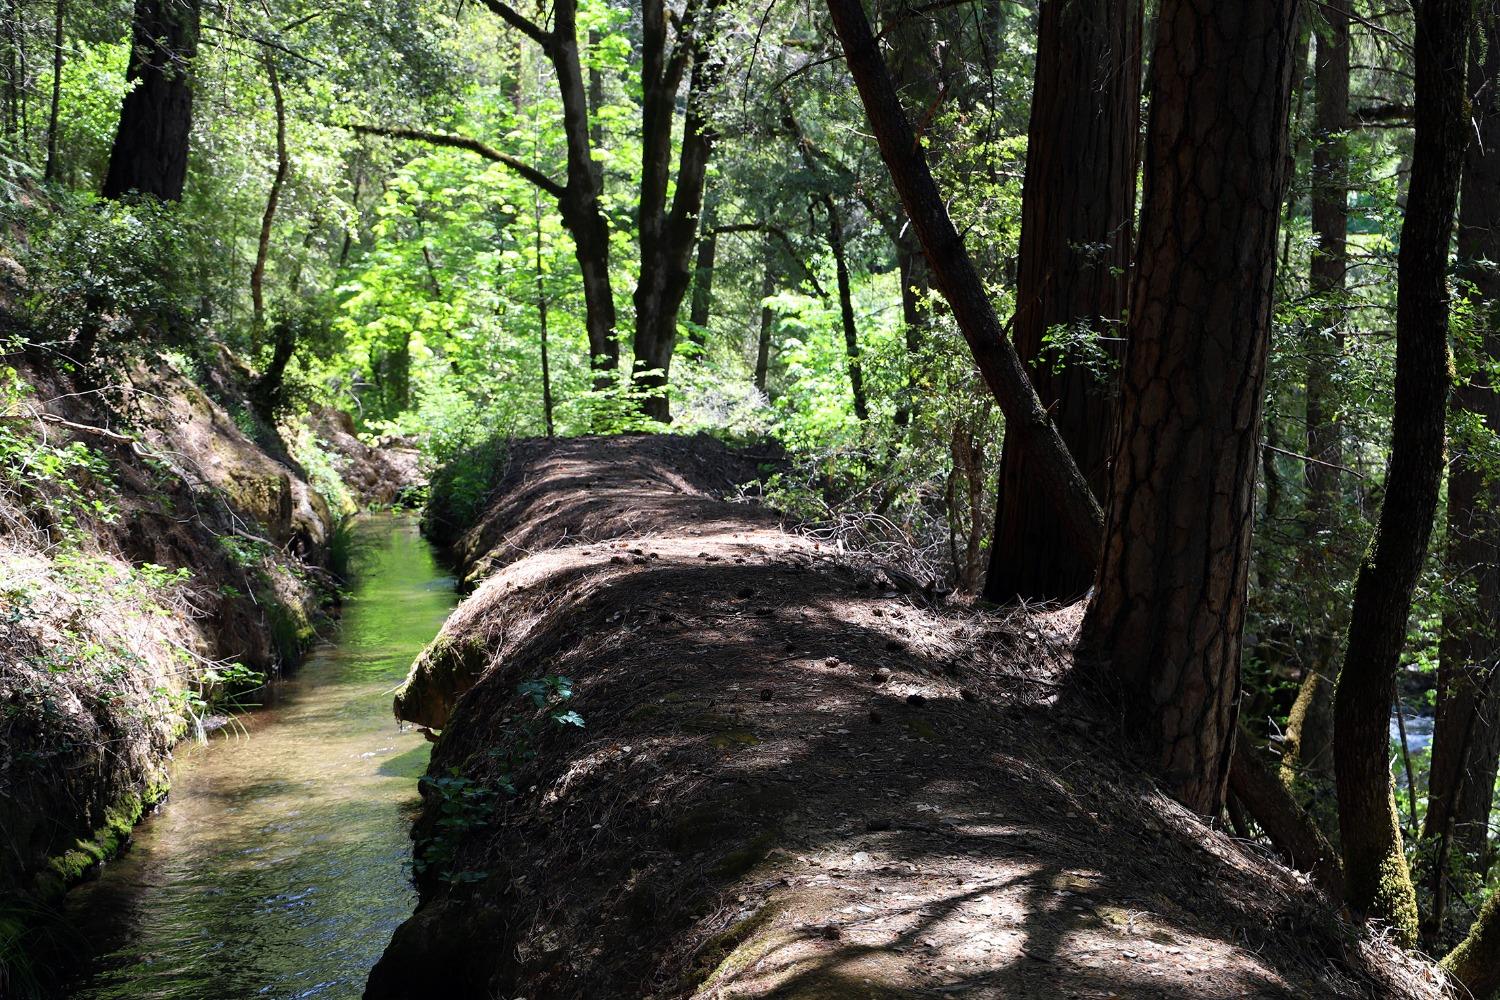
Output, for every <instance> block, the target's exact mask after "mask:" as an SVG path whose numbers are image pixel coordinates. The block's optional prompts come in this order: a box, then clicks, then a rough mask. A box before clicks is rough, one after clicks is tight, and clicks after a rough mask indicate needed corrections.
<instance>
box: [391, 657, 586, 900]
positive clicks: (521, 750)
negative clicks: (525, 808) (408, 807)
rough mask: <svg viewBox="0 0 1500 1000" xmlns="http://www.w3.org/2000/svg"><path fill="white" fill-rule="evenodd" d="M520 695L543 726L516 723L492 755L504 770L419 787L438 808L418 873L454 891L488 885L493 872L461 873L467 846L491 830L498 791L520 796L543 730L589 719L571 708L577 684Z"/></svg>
mask: <svg viewBox="0 0 1500 1000" xmlns="http://www.w3.org/2000/svg"><path fill="white" fill-rule="evenodd" d="M516 695H517V696H518V697H519V698H520V699H521V700H522V701H523V702H525V703H528V704H530V705H531V707H532V708H533V709H536V710H538V711H539V712H540V713H541V716H542V718H541V720H538V719H536V718H526V719H521V720H514V721H512V722H511V723H510V724H509V726H508V731H507V733H506V738H505V739H504V740H502V741H501V748H500V749H498V750H492V751H490V752H489V755H490V757H491V758H492V760H493V761H494V762H495V764H496V766H497V767H498V770H496V771H493V772H492V773H491V775H490V777H489V779H488V781H479V780H476V779H474V778H470V777H467V776H465V775H464V774H463V772H462V771H460V770H459V769H458V768H456V767H454V768H449V769H448V770H447V772H446V773H442V774H437V775H433V774H427V775H424V776H423V777H422V778H421V780H420V782H419V785H420V787H421V789H422V792H423V795H424V796H426V797H427V799H428V801H429V802H435V803H436V806H437V808H436V810H435V813H434V815H433V818H432V819H431V820H430V827H429V828H428V829H427V830H426V831H425V832H424V833H423V834H422V835H420V836H419V837H418V839H417V850H416V861H415V868H416V871H417V872H418V874H431V875H432V876H434V877H435V878H437V880H438V881H440V882H443V883H446V884H448V885H462V884H465V883H469V882H482V881H484V880H485V879H486V878H488V877H489V872H487V871H479V870H473V869H464V868H461V867H459V865H460V863H461V862H462V861H463V854H462V849H463V846H464V841H465V840H466V839H467V838H469V837H470V836H472V835H473V834H474V833H475V832H477V831H480V830H483V829H484V828H486V827H488V826H489V825H490V824H491V823H493V822H494V819H495V811H496V809H497V807H498V801H497V794H496V793H497V791H498V792H502V793H504V794H505V795H506V796H509V797H514V796H515V795H517V794H518V790H517V786H516V779H515V774H516V771H517V770H518V769H519V768H520V767H522V766H523V765H524V764H525V763H526V762H527V761H530V760H532V759H534V758H535V757H536V749H535V743H536V739H537V737H538V735H539V725H541V724H548V723H550V724H551V725H552V726H553V727H557V728H562V729H568V728H571V727H577V728H580V729H581V728H583V717H582V716H580V715H579V714H578V713H577V712H575V711H573V710H571V709H569V708H568V707H567V702H568V701H569V700H570V699H572V697H573V682H572V680H570V679H569V678H567V677H561V676H558V675H555V674H547V675H544V676H542V677H538V678H534V679H532V680H528V681H523V682H521V683H520V684H518V685H516Z"/></svg>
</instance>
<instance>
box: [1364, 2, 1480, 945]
mask: <svg viewBox="0 0 1500 1000" xmlns="http://www.w3.org/2000/svg"><path fill="white" fill-rule="evenodd" d="M1471 10H1472V4H1471V3H1470V2H1469V0H1424V2H1423V3H1422V4H1421V5H1420V6H1418V7H1417V10H1416V105H1415V107H1416V115H1415V117H1416V134H1415V138H1414V142H1413V149H1412V162H1411V182H1410V186H1409V187H1408V190H1407V199H1406V217H1405V219H1404V220H1403V223H1402V226H1401V249H1400V255H1399V259H1398V264H1397V280H1398V288H1397V292H1396V392H1395V412H1394V416H1393V417H1392V420H1391V457H1390V465H1389V467H1388V469H1387V472H1386V480H1385V502H1384V503H1383V504H1382V505H1381V511H1380V524H1379V527H1378V528H1377V530H1376V536H1375V542H1374V547H1373V549H1372V550H1371V552H1370V554H1369V555H1368V556H1366V558H1365V560H1364V561H1363V563H1361V565H1360V568H1359V575H1358V578H1357V579H1356V581H1355V590H1354V607H1353V611H1352V613H1351V616H1350V622H1349V639H1348V643H1347V645H1346V649H1347V652H1346V654H1345V656H1344V667H1343V671H1342V673H1341V674H1340V676H1339V683H1338V691H1337V693H1336V695H1335V697H1334V769H1335V773H1336V776H1337V786H1338V800H1339V836H1340V842H1341V846H1342V848H1343V854H1344V880H1345V885H1346V888H1347V895H1348V901H1349V905H1350V906H1351V908H1352V909H1353V910H1354V911H1355V912H1356V913H1359V914H1361V915H1365V916H1369V917H1373V918H1377V919H1379V920H1382V921H1384V922H1386V923H1388V924H1390V925H1391V926H1392V927H1393V928H1394V929H1395V931H1396V933H1397V935H1398V936H1399V937H1400V938H1402V939H1403V940H1405V941H1407V942H1411V941H1412V940H1414V939H1415V935H1416V929H1417V903H1416V894H1415V893H1414V892H1413V890H1412V885H1411V878H1410V875H1409V873H1408V871H1407V865H1406V855H1405V853H1404V851H1403V849H1402V844H1401V827H1400V823H1399V820H1398V817H1397V814H1396V807H1395V799H1394V786H1393V785H1392V782H1391V771H1390V717H1391V704H1392V702H1393V700H1394V698H1395V694H1396V669H1397V667H1398V666H1399V664H1400V660H1401V652H1402V649H1403V648H1404V647H1405V644H1406V630H1407V621H1408V619H1409V618H1410V616H1411V605H1412V595H1413V593H1414V591H1415V589H1416V585H1417V580H1418V577H1420V575H1421V573H1422V566H1423V564H1424V562H1425V561H1426V557H1427V543H1428V539H1429V538H1430V536H1431V534H1432V521H1433V517H1434V515H1435V514H1436V512H1437V503H1438V489H1439V487H1440V485H1441V483H1442V477H1443V463H1444V428H1445V418H1446V414H1447V403H1448V387H1449V372H1448V363H1449V353H1448V244H1449V239H1450V237H1451V236H1452V233H1453V213H1454V208H1455V206H1456V204H1457V201H1458V180H1459V171H1460V167H1461V166H1462V163H1463V155H1464V146H1465V144H1466V143H1467V141H1468V134H1469V122H1468V116H1467V114H1466V110H1465V104H1466V103H1467V101H1466V95H1465V92H1464V65H1465V59H1466V57H1467V39H1468V33H1469V19H1470V14H1471Z"/></svg>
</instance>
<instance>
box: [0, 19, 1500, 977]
mask: <svg viewBox="0 0 1500 1000" xmlns="http://www.w3.org/2000/svg"><path fill="white" fill-rule="evenodd" d="M3 18H4V24H5V33H4V39H3V41H0V48H3V50H4V66H3V106H0V214H3V219H0V225H3V227H4V230H3V231H4V234H5V236H4V243H5V258H4V260H3V261H0V264H3V267H4V274H3V275H0V279H3V280H4V281H5V282H6V283H7V286H8V288H9V289H10V292H8V295H10V296H12V297H13V298H14V299H15V301H16V302H17V306H16V309H15V313H16V315H15V316H14V317H13V320H14V323H13V325H14V329H11V330H8V331H6V332H5V334H4V336H5V337H6V341H5V344H4V350H6V351H8V352H14V354H15V355H16V356H18V357H19V356H22V355H24V356H25V357H27V358H29V359H31V363H34V364H40V363H46V364H51V365H57V366H61V367H64V368H67V369H69V370H73V371H77V372H80V373H83V375H84V376H85V377H88V378H93V379H95V380H96V382H97V383H98V384H99V385H101V386H103V385H106V384H108V383H109V381H110V375H109V372H110V371H111V367H112V366H114V365H120V364H132V363H136V362H140V363H144V364H145V365H147V366H150V365H154V364H157V363H160V362H161V359H164V358H167V359H170V360H171V361H172V362H173V363H174V364H175V365H176V367H178V368H180V369H181V370H184V371H196V370H202V369H203V368H204V367H214V366H219V365H222V364H223V363H224V361H223V359H224V357H225V352H227V356H229V357H232V358H234V359H238V361H237V362H235V363H236V364H239V365H242V367H243V371H242V373H241V374H242V376H243V378H244V380H245V390H244V395H243V399H244V405H243V408H242V409H240V410H238V411H237V412H236V420H237V421H239V422H241V423H242V424H243V427H244V429H246V430H247V431H248V432H250V433H251V434H252V435H253V436H256V437H257V438H258V439H259V440H261V441H262V443H263V444H264V445H265V446H266V447H267V448H268V449H275V450H276V451H277V452H280V451H282V450H284V447H283V445H282V443H281V442H280V440H279V439H278V433H280V434H282V436H286V437H291V436H294V435H295V434H297V433H301V432H296V431H293V430H289V429H290V428H295V427H296V426H298V425H296V423H295V420H294V418H295V417H296V415H298V414H301V413H304V412H306V411H308V410H310V409H312V408H315V407H325V406H326V407H333V408H337V409H341V410H344V411H347V412H349V413H350V414H352V415H353V416H354V420H355V424H356V426H357V427H358V428H359V430H360V431H361V432H364V433H365V434H366V435H367V436H376V435H382V434H390V435H402V436H405V437H408V438H411V439H413V440H415V441H416V442H418V443H419V445H420V447H421V448H422V449H423V451H424V452H425V454H426V455H427V457H428V458H429V460H430V461H431V463H432V464H433V465H434V466H445V471H444V472H443V476H444V481H445V502H446V504H447V506H448V508H449V509H447V510H446V515H447V516H448V517H450V518H451V519H453V520H454V521H456V522H458V523H462V522H463V521H464V519H465V518H471V517H472V516H473V514H474V513H475V510H476V507H477V505H478V503H479V502H480V500H481V499H482V494H483V491H484V489H485V488H486V485H487V484H488V483H489V482H490V481H491V478H492V472H493V470H492V469H490V468H488V467H484V466H483V465H482V463H484V462H487V461H490V460H491V459H492V457H493V454H494V452H493V451H485V450H482V449H481V450H476V449H475V446H476V445H480V444H483V443H485V442H487V441H492V440H494V439H496V438H500V439H505V438H513V437H518V436H530V435H548V436H551V435H558V436H565V435H579V434H587V433H620V432H634V431H646V432H651V431H657V430H663V429H667V428H671V429H673V430H676V431H694V430H704V431H708V432H710V433H712V434H715V435H719V436H723V437H726V438H729V439H733V440H752V439H753V440H761V439H774V440H775V441H776V442H779V444H780V445H781V446H782V447H783V448H784V449H785V452H786V455H787V456H788V462H787V463H786V465H785V466H784V467H783V469H782V471H781V472H779V473H777V474H776V475H775V476H774V477H773V478H772V479H771V481H770V482H769V484H768V486H767V493H768V494H769V499H770V501H771V502H772V503H773V504H775V505H776V506H778V507H780V508H781V509H783V510H785V511H787V512H788V513H790V514H791V515H793V516H794V517H796V518H798V519H799V520H801V521H803V522H805V524H806V525H807V526H808V527H809V529H810V530H813V531H815V532H818V533H820V534H822V535H823V536H824V537H827V538H829V539H834V540H836V541H837V542H838V543H840V544H847V545H849V546H851V547H856V548H864V549H877V550H881V551H884V552H886V553H889V554H894V556H895V558H897V559H899V560H900V561H903V562H904V563H905V564H906V568H907V569H908V570H909V571H910V572H911V574H912V575H913V576H914V577H916V578H918V579H919V580H920V581H922V582H923V583H929V582H930V583H932V584H934V585H936V587H937V588H939V589H943V590H951V591H956V592H959V593H962V594H970V595H975V596H976V598H983V599H987V600H989V601H991V602H994V603H1000V604H1004V603H1010V602H1016V601H1029V602H1034V601H1073V600H1077V599H1080V598H1083V597H1084V596H1085V595H1086V594H1087V595H1088V596H1089V598H1090V602H1091V603H1090V605H1089V610H1088V613H1087V616H1086V618H1085V622H1084V625H1083V632H1082V638H1081V640H1080V642H1081V645H1080V648H1079V656H1078V663H1079V671H1078V674H1079V676H1080V678H1083V679H1086V680H1088V681H1089V682H1090V684H1092V685H1095V686H1097V685H1100V684H1102V685H1107V686H1111V687H1114V688H1117V689H1118V691H1119V692H1120V693H1121V695H1122V696H1121V698H1120V699H1119V705H1120V706H1121V712H1122V716H1123V720H1124V722H1125V724H1126V728H1127V730H1128V731H1129V732H1131V733H1133V734H1135V738H1136V742H1137V743H1138V744H1139V749H1141V750H1142V752H1143V757H1142V760H1143V761H1144V762H1145V765H1146V766H1147V767H1148V768H1150V769H1153V771H1154V773H1156V774H1158V775H1159V776H1160V778H1161V780H1162V781H1163V786H1164V787H1165V788H1166V789H1167V790H1168V791H1170V792H1171V793H1172V794H1173V795H1174V796H1176V797H1177V798H1178V799H1179V800H1181V801H1182V802H1183V803H1184V804H1186V805H1187V806H1189V807H1191V808H1192V809H1194V810H1195V811H1197V812H1199V813H1201V814H1204V815H1209V816H1213V817H1216V818H1217V817H1222V818H1223V821H1224V822H1225V823H1226V824H1230V825H1232V827H1233V829H1235V830H1236V831H1237V832H1239V833H1240V834H1241V835H1242V836H1244V837H1247V838H1251V837H1253V838H1266V839H1268V840H1269V842H1271V843H1272V844H1274V846H1275V848H1276V849H1277V850H1279V851H1281V852H1282V853H1283V854H1284V855H1285V856H1287V857H1288V858H1289V859H1290V860H1292V861H1293V862H1294V863H1295V864H1296V865H1297V866H1298V867H1301V868H1304V869H1306V870H1310V871H1313V872H1315V873H1317V874H1318V877H1319V880H1320V882H1321V883H1322V886H1323V888H1324V889H1325V890H1326V891H1328V892H1329V893H1330V894H1331V895H1334V896H1336V897H1341V898H1342V899H1344V901H1345V902H1347V904H1348V906H1349V908H1350V911H1351V912H1352V913H1353V914H1355V915H1356V916H1360V917H1369V918H1372V919H1376V920H1380V921H1384V922H1386V923H1389V924H1390V925H1392V926H1393V928H1394V929H1395V932H1396V935H1397V937H1398V938H1400V939H1402V940H1404V941H1406V942H1408V943H1410V944H1413V945H1416V944H1420V945H1421V946H1422V947H1423V948H1424V949H1425V950H1426V951H1427V952H1429V953H1431V954H1435V955H1436V954H1444V953H1447V952H1448V951H1449V950H1450V949H1453V948H1454V947H1455V946H1457V945H1459V944H1460V942H1462V941H1463V940H1464V939H1465V935H1466V934H1468V933H1469V930H1470V927H1471V925H1474V924H1475V923H1476V917H1478V916H1479V915H1481V914H1483V918H1481V919H1480V924H1481V927H1480V930H1483V929H1484V928H1483V926H1482V925H1483V923H1485V922H1486V921H1490V922H1493V921H1500V905H1496V904H1492V903H1490V902H1489V900H1490V899H1491V897H1492V895H1493V893H1494V889H1495V887H1496V886H1497V885H1500V882H1497V879H1500V870H1497V869H1496V868H1495V866H1494V865H1493V864H1492V860H1493V857H1494V853H1495V849H1494V844H1495V836H1494V825H1493V820H1492V805H1493V800H1494V796H1493V790H1494V786H1495V783H1496V772H1497V761H1500V691H1496V690H1494V685H1493V684H1492V680H1493V677H1494V673H1495V670H1496V669H1497V668H1500V635H1497V628H1500V511H1497V507H1496V505H1497V504H1500V438H1497V435H1500V400H1497V396H1496V394H1495V391H1494V389H1493V385H1494V380H1495V378H1496V377H1497V375H1500V371H1497V368H1500V326H1497V325H1496V320H1495V308H1496V299H1497V298H1500V273H1497V270H1496V265H1495V263H1494V262H1495V261H1496V260H1497V259H1500V103H1497V100H1500V99H1497V97H1496V94H1497V93H1500V5H1497V4H1495V3H1493V2H1491V0H1478V2H1470V0H1423V2H1421V3H1420V4H1412V3H1407V2H1398V3H1395V4H1373V3H1368V2H1366V0H1348V2H1346V0H1325V2H1322V3H1316V4H1313V3H1299V2H1297V0H1253V2H1248V3H1243V4H1213V3H1209V2H1204V0H1151V2H1148V3H1144V4H1141V3H1109V2H1106V0H1024V2H994V0H959V2H939V3H918V2H915V0H875V2H874V4H873V6H871V5H870V4H864V3H861V2H860V0H828V3H827V4H826V5H823V4H820V3H812V2H799V0H757V2H754V3H750V2H744V0H640V2H638V3H637V2H623V0H551V2H548V3H543V4H540V5H533V4H531V3H530V2H529V0H523V2H520V3H516V4H512V3H509V2H506V0H480V2H464V0H458V2H455V3H435V2H428V0H421V2H401V0H359V2H354V0H322V2H318V3H311V2H307V0H261V2H259V3H254V4H238V3H222V4H221V3H212V2H210V3H203V2H201V0H134V3H133V4H132V3H131V2H128V0H91V2H88V3H79V2H78V0H10V2H9V5H8V6H7V7H6V8H5V12H4V15H3ZM0 375H3V376H4V378H5V381H4V382H0V388H4V387H6V386H9V385H10V382H11V380H13V373H11V370H10V369H7V370H6V372H0ZM4 391H5V392H9V391H10V389H8V388H4ZM8 417H9V415H8V414H7V419H8ZM9 426H10V425H9V424H4V423H0V463H3V473H0V474H3V476H4V477H5V482H6V484H7V485H6V488H7V489H17V488H20V487H19V486H18V485H17V484H18V483H20V482H22V481H23V480H25V479H27V478H30V477H35V476H50V477H55V478H59V479H67V478H68V477H70V476H73V475H74V470H76V469H78V468H80V467H86V465H87V462H88V457H87V454H86V452H78V451H74V450H68V449H61V450H60V449H58V448H57V447H55V446H53V445H52V444H48V443H38V441H39V439H36V438H33V437H30V436H25V435H16V434H12V432H11V431H10V430H9V429H8V428H9ZM278 427H279V428H281V431H278ZM287 443H288V444H292V445H293V446H294V447H295V442H294V441H288V442H287ZM316 452H317V449H316V448H315V447H309V446H306V445H304V446H303V447H302V448H301V449H300V451H299V455H305V454H316ZM476 463H479V464H476ZM997 483H998V484H999V488H998V489H997V488H996V484H997ZM63 495H64V496H65V497H67V496H71V494H68V493H66V492H65V493H64V494H63ZM997 498H998V499H997ZM67 502H71V501H67ZM1393 710H1394V715H1393ZM1268 776H1269V778H1270V779H1271V780H1266V779H1267V778H1268ZM1496 933H1500V931H1497V930H1494V929H1490V931H1489V937H1486V936H1484V935H1483V934H1476V935H1475V936H1474V937H1472V938H1470V939H1469V941H1468V943H1467V944H1465V945H1464V946H1463V947H1462V948H1460V949H1459V950H1458V951H1457V952H1456V953H1454V956H1453V957H1452V958H1451V959H1450V964H1451V965H1452V967H1453V969H1454V970H1455V972H1456V973H1457V974H1458V975H1459V976H1460V977H1461V978H1462V979H1463V980H1464V981H1465V982H1466V983H1468V984H1469V985H1470V986H1471V987H1472V988H1473V989H1474V991H1475V992H1476V994H1479V993H1483V992H1485V991H1487V990H1492V989H1493V988H1494V987H1495V986H1496V985H1497V984H1500V957H1497V956H1496V954H1495V953H1494V952H1492V951H1491V950H1490V949H1492V948H1493V947H1494V945H1493V943H1492V941H1493V935H1494V934H1496Z"/></svg>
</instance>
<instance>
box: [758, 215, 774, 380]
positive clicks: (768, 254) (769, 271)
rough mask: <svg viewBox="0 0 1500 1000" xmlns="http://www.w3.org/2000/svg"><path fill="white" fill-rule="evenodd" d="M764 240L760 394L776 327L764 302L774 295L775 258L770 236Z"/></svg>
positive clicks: (761, 293)
mask: <svg viewBox="0 0 1500 1000" xmlns="http://www.w3.org/2000/svg"><path fill="white" fill-rule="evenodd" d="M764 240H765V242H764V244H763V249H762V251H761V254H762V261H763V267H762V270H761V279H760V333H759V335H758V336H757V337H756V341H755V388H757V389H759V390H760V391H761V392H765V391H766V376H767V374H768V372H769V371H770V368H771V331H772V330H773V329H775V326H776V314H775V312H773V311H772V309H771V307H770V305H768V304H767V301H766V300H767V299H769V298H770V297H771V296H772V295H775V294H776V271H775V261H776V256H775V253H774V252H773V251H772V249H771V234H770V233H767V234H765V237H764Z"/></svg>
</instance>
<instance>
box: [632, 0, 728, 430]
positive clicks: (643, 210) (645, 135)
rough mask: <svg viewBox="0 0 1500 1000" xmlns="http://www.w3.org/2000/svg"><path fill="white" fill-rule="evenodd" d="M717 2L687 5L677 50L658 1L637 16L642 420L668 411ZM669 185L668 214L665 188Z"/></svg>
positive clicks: (706, 133) (701, 174)
mask: <svg viewBox="0 0 1500 1000" xmlns="http://www.w3.org/2000/svg"><path fill="white" fill-rule="evenodd" d="M718 7H719V0H702V3H701V5H700V4H699V3H698V2H697V0H689V3H688V5H687V8H686V9H685V11H684V13H683V15H682V18H681V21H680V24H679V27H678V37H677V40H676V42H675V43H674V44H673V45H672V46H671V48H670V49H669V48H668V47H667V41H666V38H667V28H668V17H667V11H666V4H665V2H664V0H645V4H644V6H643V8H642V13H641V17H642V24H643V31H644V43H643V50H644V53H643V55H644V58H643V60H642V69H641V80H642V85H643V91H644V95H645V96H644V107H643V109H642V139H641V144H642V148H641V194H640V202H639V204H638V205H637V216H636V217H637V222H638V225H639V230H640V247H641V271H640V277H639V279H638V280H637V282H636V288H635V298H634V301H635V345H634V346H635V367H634V374H633V376H632V378H633V380H634V382H635V383H636V384H637V385H638V386H639V387H641V388H642V389H644V390H645V391H646V392H648V393H649V395H647V396H646V397H645V400H644V409H645V412H646V415H647V416H649V417H651V418H652V419H654V420H659V421H661V422H663V423H666V422H668V421H670V420H671V406H670V403H669V401H668V399H667V394H666V387H667V382H668V379H669V376H670V369H671V365H672V354H673V351H674V350H675V349H676V346H677V317H678V315H679V314H680V313H681V311H682V300H683V298H684V296H685V295H686V294H687V289H688V285H689V283H690V282H691V280H692V262H693V249H694V246H695V245H696V242H697V239H698V219H699V215H700V213H701V212H702V210H703V191H704V182H705V179H706V177H707V175H708V161H709V157H710V156H711V155H712V152H713V144H714V140H715V139H716V138H717V132H716V131H715V129H714V128H713V125H712V123H711V122H710V121H709V119H708V113H707V107H706V104H707V96H708V93H709V92H710V91H711V90H712V89H713V88H714V86H715V85H716V83H717V80H718V75H719V66H718V63H717V62H716V61H715V60H713V59H711V58H710V56H709V48H710V46H711V45H712V43H713V39H714V32H715V30H716V28H717V13H718ZM684 73H687V75H688V89H687V112H686V116H685V118H684V121H683V129H682V140H681V143H680V148H679V151H678V162H677V175H676V177H675V179H674V178H672V176H671V156H672V126H673V121H674V120H675V115H676V105H677V93H678V90H679V89H680V86H681V81H682V78H683V75H684ZM669 180H675V188H674V190H673V193H672V202H671V207H670V209H669V208H668V206H667V186H668V182H669Z"/></svg>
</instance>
